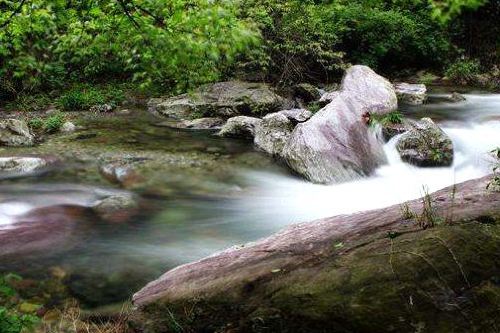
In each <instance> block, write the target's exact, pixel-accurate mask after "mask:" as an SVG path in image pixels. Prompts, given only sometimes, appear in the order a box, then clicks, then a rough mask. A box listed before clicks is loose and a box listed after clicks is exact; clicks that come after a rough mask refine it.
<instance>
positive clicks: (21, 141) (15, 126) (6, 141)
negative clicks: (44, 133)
mask: <svg viewBox="0 0 500 333" xmlns="http://www.w3.org/2000/svg"><path fill="white" fill-rule="evenodd" d="M34 140H35V138H34V136H33V135H32V134H31V132H30V130H29V128H28V125H27V124H26V122H24V121H22V120H19V119H2V120H0V145H3V146H31V145H33V143H34Z"/></svg>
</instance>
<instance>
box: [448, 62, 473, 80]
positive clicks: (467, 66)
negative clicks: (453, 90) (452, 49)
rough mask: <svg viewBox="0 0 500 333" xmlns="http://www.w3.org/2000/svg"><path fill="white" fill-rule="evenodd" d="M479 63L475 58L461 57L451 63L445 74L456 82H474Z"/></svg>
mask: <svg viewBox="0 0 500 333" xmlns="http://www.w3.org/2000/svg"><path fill="white" fill-rule="evenodd" d="M480 71H481V64H480V63H479V61H478V60H475V59H461V60H458V61H456V62H454V63H453V64H451V65H450V66H449V67H448V69H447V70H446V76H447V77H448V78H449V79H450V80H452V81H453V82H455V83H458V84H470V83H472V82H474V80H475V78H476V75H478V74H480Z"/></svg>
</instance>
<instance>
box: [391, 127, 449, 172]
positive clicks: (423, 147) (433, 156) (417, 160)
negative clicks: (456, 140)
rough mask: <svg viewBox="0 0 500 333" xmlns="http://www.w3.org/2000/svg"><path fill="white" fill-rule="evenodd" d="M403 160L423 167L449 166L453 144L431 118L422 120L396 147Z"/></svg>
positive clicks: (400, 139) (402, 137) (404, 135)
mask: <svg viewBox="0 0 500 333" xmlns="http://www.w3.org/2000/svg"><path fill="white" fill-rule="evenodd" d="M396 148H397V150H398V152H399V154H400V156H401V159H402V160H403V161H405V162H408V163H410V164H414V165H417V166H421V167H438V166H449V165H451V164H452V162H453V143H452V141H451V139H450V138H449V137H448V135H447V134H446V133H445V132H444V131H443V130H442V129H441V128H439V126H438V125H436V124H435V123H434V122H433V121H432V119H430V118H422V119H421V120H420V121H419V122H417V123H415V124H413V126H412V128H411V130H409V131H408V132H406V133H405V134H403V135H402V136H401V137H400V138H399V141H398V143H397V145H396Z"/></svg>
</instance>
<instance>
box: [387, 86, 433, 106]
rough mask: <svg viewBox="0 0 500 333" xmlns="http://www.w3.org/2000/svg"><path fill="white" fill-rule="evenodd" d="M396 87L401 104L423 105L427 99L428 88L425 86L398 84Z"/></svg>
mask: <svg viewBox="0 0 500 333" xmlns="http://www.w3.org/2000/svg"><path fill="white" fill-rule="evenodd" d="M394 87H395V89H396V94H397V96H398V99H399V101H400V102H401V103H404V104H408V105H421V104H423V103H424V102H425V100H426V99H427V88H426V86H425V84H411V83H396V84H395V85H394Z"/></svg>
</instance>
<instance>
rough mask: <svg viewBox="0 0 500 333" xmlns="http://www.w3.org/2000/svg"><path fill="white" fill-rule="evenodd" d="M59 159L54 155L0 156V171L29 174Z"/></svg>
mask: <svg viewBox="0 0 500 333" xmlns="http://www.w3.org/2000/svg"><path fill="white" fill-rule="evenodd" d="M57 161H58V159H57V158H55V157H52V156H8V157H0V173H7V174H16V175H29V174H32V173H33V172H35V171H40V170H42V169H44V168H46V167H47V166H49V165H51V164H54V163H56V162H57Z"/></svg>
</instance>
